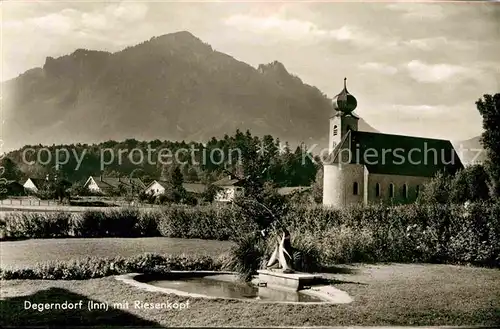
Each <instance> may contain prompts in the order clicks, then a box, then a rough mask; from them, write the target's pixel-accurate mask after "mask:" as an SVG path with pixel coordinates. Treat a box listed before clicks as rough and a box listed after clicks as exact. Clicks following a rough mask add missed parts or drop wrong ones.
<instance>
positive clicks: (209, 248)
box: [0, 237, 231, 268]
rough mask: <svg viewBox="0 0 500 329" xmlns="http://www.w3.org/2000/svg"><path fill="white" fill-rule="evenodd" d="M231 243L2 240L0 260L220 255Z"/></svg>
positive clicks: (14, 263)
mask: <svg viewBox="0 0 500 329" xmlns="http://www.w3.org/2000/svg"><path fill="white" fill-rule="evenodd" d="M230 246H231V243H230V242H229V241H214V240H199V239H174V238H163V237H159V238H95V239H91V238H83V239H79V238H74V239H73V238H72V239H33V240H23V241H3V242H0V264H1V267H2V268H6V267H24V266H28V265H33V264H36V263H38V262H45V261H55V260H61V261H67V260H71V259H78V258H86V257H89V256H95V257H99V258H103V257H116V256H122V257H129V256H134V255H140V254H143V253H145V252H153V253H158V254H172V255H173V254H183V253H185V254H198V255H199V254H206V255H210V256H216V255H219V254H221V253H223V252H225V251H227V250H228V249H229V248H230Z"/></svg>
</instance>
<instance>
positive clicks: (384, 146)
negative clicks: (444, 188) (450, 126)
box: [330, 131, 463, 177]
mask: <svg viewBox="0 0 500 329" xmlns="http://www.w3.org/2000/svg"><path fill="white" fill-rule="evenodd" d="M346 149H347V150H350V151H349V152H346V151H344V150H346ZM331 160H333V162H334V163H338V162H339V161H342V163H351V164H363V165H365V166H366V168H367V170H368V171H369V172H370V173H374V174H385V175H403V176H423V177H433V176H435V175H436V174H437V173H438V172H440V171H441V172H447V173H450V174H453V173H455V172H457V171H458V170H459V169H461V168H463V165H462V162H461V161H460V158H459V156H458V154H457V153H456V151H455V149H454V148H453V145H452V144H451V142H450V141H447V140H441V139H432V138H422V137H412V136H401V135H389V134H381V133H372V132H364V131H350V132H348V133H347V134H346V136H344V138H343V139H342V141H341V143H339V145H337V147H336V148H335V150H334V152H333V154H332V157H331ZM330 163H332V162H330Z"/></svg>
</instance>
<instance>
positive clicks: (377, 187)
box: [375, 183, 380, 197]
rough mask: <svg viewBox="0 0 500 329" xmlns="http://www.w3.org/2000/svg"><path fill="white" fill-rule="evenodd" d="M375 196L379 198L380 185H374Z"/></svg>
mask: <svg viewBox="0 0 500 329" xmlns="http://www.w3.org/2000/svg"><path fill="white" fill-rule="evenodd" d="M375 196H376V197H379V196H380V184H379V183H377V184H375Z"/></svg>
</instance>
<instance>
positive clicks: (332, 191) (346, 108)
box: [323, 78, 364, 207]
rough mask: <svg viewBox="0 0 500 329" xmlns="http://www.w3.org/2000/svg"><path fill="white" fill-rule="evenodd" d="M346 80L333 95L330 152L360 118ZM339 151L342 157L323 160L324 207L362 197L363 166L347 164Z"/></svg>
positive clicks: (348, 161)
mask: <svg viewBox="0 0 500 329" xmlns="http://www.w3.org/2000/svg"><path fill="white" fill-rule="evenodd" d="M346 82H347V79H346V78H344V89H343V90H342V91H341V92H340V94H338V95H337V96H335V97H334V98H333V104H332V105H333V106H332V114H331V116H330V136H329V145H328V148H329V150H328V151H329V153H330V155H332V153H333V151H334V150H335V148H336V147H337V146H338V145H339V144H341V142H342V139H343V138H344V137H345V136H346V134H348V133H349V131H357V130H358V120H359V118H358V117H357V116H355V115H354V114H353V111H354V109H355V108H356V106H357V101H356V98H355V97H354V96H353V95H351V94H350V93H349V92H348V91H347V86H346ZM349 144H350V143H348V145H349ZM346 147H349V146H346ZM338 151H339V154H342V156H340V157H335V156H333V157H332V156H330V157H329V159H328V161H327V162H325V163H323V205H325V206H333V207H344V206H346V205H347V204H351V203H355V202H359V201H360V200H362V194H361V193H360V192H361V191H362V187H363V185H362V184H361V182H362V179H363V175H364V169H363V166H362V165H358V164H354V163H350V160H349V157H348V158H347V159H344V154H343V151H342V150H338ZM348 155H349V154H348ZM332 160H333V161H332ZM353 184H355V186H356V187H354V185H353ZM354 191H355V193H353V192H354Z"/></svg>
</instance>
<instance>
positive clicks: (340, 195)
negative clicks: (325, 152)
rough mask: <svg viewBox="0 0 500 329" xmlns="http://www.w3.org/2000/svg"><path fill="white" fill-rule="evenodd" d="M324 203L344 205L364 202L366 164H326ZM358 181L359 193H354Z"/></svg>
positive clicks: (324, 168) (336, 205) (337, 205)
mask: <svg viewBox="0 0 500 329" xmlns="http://www.w3.org/2000/svg"><path fill="white" fill-rule="evenodd" d="M323 170H324V172H323V204H324V205H327V206H333V207H344V206H346V205H349V204H353V203H362V202H363V199H364V197H363V194H364V193H363V191H364V189H365V188H364V179H363V178H364V166H363V165H358V164H326V165H324V167H323ZM354 183H357V194H354Z"/></svg>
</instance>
